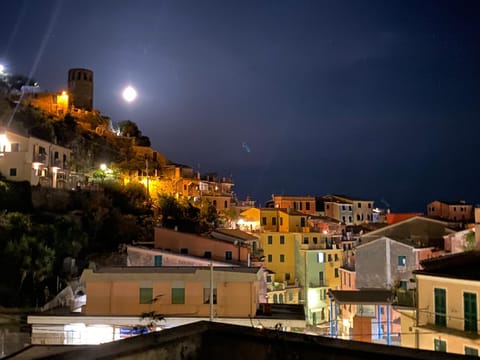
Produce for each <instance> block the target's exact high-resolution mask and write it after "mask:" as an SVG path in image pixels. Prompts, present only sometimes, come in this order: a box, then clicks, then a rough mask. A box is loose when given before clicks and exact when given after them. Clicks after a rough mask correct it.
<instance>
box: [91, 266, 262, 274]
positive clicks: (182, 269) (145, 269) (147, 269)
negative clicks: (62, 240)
mask: <svg viewBox="0 0 480 360" xmlns="http://www.w3.org/2000/svg"><path fill="white" fill-rule="evenodd" d="M209 269H210V267H209V266H122V267H104V268H98V269H95V270H94V273H104V274H109V273H115V274H116V273H123V274H128V273H145V274H148V273H166V274H168V273H169V274H178V273H187V274H188V273H195V272H196V271H197V270H209ZM259 269H260V268H259V267H253V266H252V267H247V266H231V267H228V266H219V267H215V266H214V267H213V270H214V271H216V272H238V273H253V274H256V273H257V272H258V271H259Z"/></svg>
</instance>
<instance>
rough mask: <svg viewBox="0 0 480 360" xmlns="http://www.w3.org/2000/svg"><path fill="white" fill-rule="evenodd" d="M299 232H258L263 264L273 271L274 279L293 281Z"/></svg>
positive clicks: (290, 282) (291, 282) (288, 282)
mask: <svg viewBox="0 0 480 360" xmlns="http://www.w3.org/2000/svg"><path fill="white" fill-rule="evenodd" d="M300 235H301V234H299V233H289V232H273V231H266V232H262V233H260V234H259V243H260V248H262V249H263V255H264V256H265V260H264V264H265V267H266V268H267V269H268V270H271V271H273V272H274V273H275V279H276V281H280V282H282V281H286V282H287V284H294V283H295V244H296V242H297V241H298V240H297V239H298V238H299V237H300Z"/></svg>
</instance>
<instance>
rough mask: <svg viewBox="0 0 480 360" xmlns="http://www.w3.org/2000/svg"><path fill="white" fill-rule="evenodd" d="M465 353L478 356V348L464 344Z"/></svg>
mask: <svg viewBox="0 0 480 360" xmlns="http://www.w3.org/2000/svg"><path fill="white" fill-rule="evenodd" d="M465 355H470V356H478V349H475V348H471V347H468V346H465Z"/></svg>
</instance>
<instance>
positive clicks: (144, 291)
mask: <svg viewBox="0 0 480 360" xmlns="http://www.w3.org/2000/svg"><path fill="white" fill-rule="evenodd" d="M139 298H140V304H151V303H152V299H153V289H152V288H140V293H139Z"/></svg>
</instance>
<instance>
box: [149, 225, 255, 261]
mask: <svg viewBox="0 0 480 360" xmlns="http://www.w3.org/2000/svg"><path fill="white" fill-rule="evenodd" d="M154 242H155V245H154V246H155V248H156V249H163V250H168V251H171V252H173V253H177V254H184V255H192V256H197V257H203V258H206V259H212V260H219V261H226V262H231V263H232V264H239V263H243V264H247V263H248V261H249V259H250V256H252V253H253V250H254V245H253V243H255V242H256V239H255V237H253V236H252V237H251V239H250V240H245V239H243V240H242V239H240V238H236V239H233V238H231V239H227V238H224V239H223V240H220V239H214V238H210V237H205V236H198V235H194V234H188V233H182V232H178V231H175V230H170V229H166V228H162V227H156V228H155V239H154Z"/></svg>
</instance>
